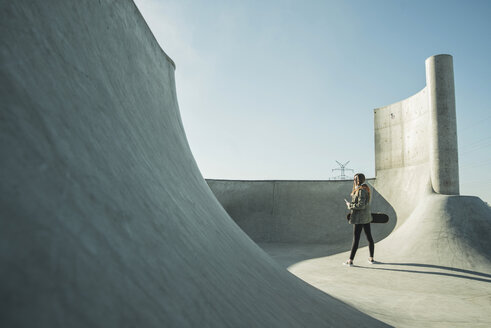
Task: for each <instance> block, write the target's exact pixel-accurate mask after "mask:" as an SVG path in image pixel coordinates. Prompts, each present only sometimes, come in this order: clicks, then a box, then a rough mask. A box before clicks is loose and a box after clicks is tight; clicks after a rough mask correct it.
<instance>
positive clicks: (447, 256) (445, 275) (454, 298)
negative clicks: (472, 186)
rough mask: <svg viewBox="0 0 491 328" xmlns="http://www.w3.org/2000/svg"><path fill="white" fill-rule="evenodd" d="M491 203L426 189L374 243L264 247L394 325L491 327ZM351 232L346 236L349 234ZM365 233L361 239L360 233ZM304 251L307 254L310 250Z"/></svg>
mask: <svg viewBox="0 0 491 328" xmlns="http://www.w3.org/2000/svg"><path fill="white" fill-rule="evenodd" d="M490 231H491V209H490V208H489V207H488V206H487V205H485V204H484V203H483V202H482V201H481V200H480V199H479V198H477V197H464V196H444V195H435V194H433V195H429V196H428V197H427V198H426V199H425V201H424V202H422V204H421V205H420V206H419V207H418V208H417V209H416V210H415V211H414V213H413V215H412V216H411V218H409V219H408V220H407V221H406V222H405V223H404V224H402V226H401V227H400V228H398V229H396V231H394V232H393V233H392V234H391V235H390V236H389V237H388V238H386V239H384V240H383V241H381V242H379V243H377V244H376V245H375V259H376V261H377V263H376V264H373V265H372V264H369V263H368V262H367V258H368V249H367V248H366V247H365V248H362V249H359V250H358V252H357V255H356V257H355V261H354V264H355V266H353V267H344V266H342V265H341V263H342V262H343V261H345V260H346V259H347V258H348V256H349V253H348V252H344V253H340V254H337V255H333V256H328V257H325V256H322V255H321V252H320V251H321V249H320V246H318V245H317V246H315V247H310V249H308V248H307V247H305V246H300V249H301V250H302V254H303V255H304V257H303V259H302V257H301V256H299V255H301V254H298V251H297V253H296V251H295V250H297V249H299V247H297V246H296V245H293V244H290V245H273V244H267V245H262V246H263V248H264V249H265V250H266V251H267V252H268V253H269V254H270V255H271V256H272V257H274V258H275V259H276V260H277V261H278V263H280V264H282V265H283V266H284V267H286V268H288V269H289V270H290V271H291V272H292V273H294V274H296V275H297V276H299V277H300V278H302V279H304V280H305V281H307V282H309V283H311V284H312V285H313V286H316V287H317V288H319V289H321V290H323V291H325V292H327V293H329V294H331V295H334V296H336V297H338V298H340V299H341V300H343V301H345V302H346V303H348V304H351V305H353V306H355V307H356V308H358V309H360V310H362V311H363V312H365V313H367V314H370V315H371V316H373V317H375V318H377V319H380V320H381V321H384V322H385V323H387V324H390V325H393V326H395V327H489V326H491V312H490V311H489V309H490V308H491V264H490V263H491V252H490V251H489V249H490V247H491V239H490V238H489V233H490ZM348 237H349V236H346V238H348ZM362 238H363V237H362ZM309 254H310V255H309Z"/></svg>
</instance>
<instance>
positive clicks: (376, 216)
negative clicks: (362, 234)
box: [346, 213, 389, 223]
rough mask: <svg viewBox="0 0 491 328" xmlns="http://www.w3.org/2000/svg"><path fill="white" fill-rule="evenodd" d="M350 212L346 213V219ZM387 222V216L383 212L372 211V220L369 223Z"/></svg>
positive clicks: (348, 217)
mask: <svg viewBox="0 0 491 328" xmlns="http://www.w3.org/2000/svg"><path fill="white" fill-rule="evenodd" d="M350 217H351V213H348V214H347V215H346V219H347V220H348V221H349V219H350ZM387 222H389V216H388V215H387V214H384V213H372V222H370V223H387Z"/></svg>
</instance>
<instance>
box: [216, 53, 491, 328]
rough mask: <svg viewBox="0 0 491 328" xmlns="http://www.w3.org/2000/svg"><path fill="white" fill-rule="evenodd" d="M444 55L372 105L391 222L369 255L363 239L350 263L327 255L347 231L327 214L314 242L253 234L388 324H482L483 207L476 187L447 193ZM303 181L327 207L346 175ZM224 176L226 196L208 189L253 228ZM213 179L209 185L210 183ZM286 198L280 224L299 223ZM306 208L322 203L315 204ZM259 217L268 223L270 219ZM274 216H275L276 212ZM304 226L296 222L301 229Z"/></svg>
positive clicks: (488, 279) (487, 322) (486, 261)
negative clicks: (384, 101) (333, 182)
mask: <svg viewBox="0 0 491 328" xmlns="http://www.w3.org/2000/svg"><path fill="white" fill-rule="evenodd" d="M449 58H450V59H451V57H449V56H447V55H439V56H434V57H430V58H429V59H428V60H427V61H426V63H427V77H428V76H430V80H431V81H433V80H434V81H433V82H431V81H430V83H429V84H428V85H427V86H426V87H425V88H423V89H422V90H421V91H420V92H418V93H417V94H415V95H413V96H411V97H409V98H407V99H405V100H402V101H400V102H398V103H395V104H392V105H389V106H385V107H381V108H377V109H375V122H374V123H375V124H374V128H375V160H376V179H375V180H372V181H370V183H371V185H373V187H374V189H375V190H376V191H377V193H378V194H379V195H378V196H377V197H380V199H383V201H384V203H387V205H388V206H390V207H391V208H392V209H393V210H394V211H395V214H396V216H397V222H396V225H395V227H394V230H393V231H392V232H391V233H390V234H389V236H388V237H386V238H385V239H383V240H382V241H380V242H378V243H377V244H376V245H375V259H376V260H377V261H378V264H375V265H370V264H368V263H367V258H368V249H367V248H366V247H365V248H361V249H359V250H358V252H357V254H356V257H355V261H354V262H355V266H354V267H351V268H347V267H343V266H342V265H341V263H342V262H343V261H345V260H346V259H347V258H348V256H349V255H348V252H341V253H339V254H336V255H331V256H327V255H330V254H333V252H332V250H335V251H341V250H342V249H344V248H343V247H342V246H344V247H345V246H346V245H347V242H350V241H351V233H350V232H349V230H348V229H345V228H343V227H342V226H338V225H334V224H332V225H330V226H331V228H333V229H339V230H337V231H329V233H328V235H329V236H335V235H336V233H337V234H339V235H340V237H341V238H325V244H323V245H322V244H312V245H310V246H309V245H307V244H305V243H302V242H299V244H294V243H274V244H273V243H261V247H263V249H265V250H266V251H267V252H268V253H269V254H270V255H271V256H273V257H274V258H275V259H276V260H277V261H278V263H280V264H281V265H283V266H284V267H287V268H289V270H290V271H291V272H293V273H294V274H296V275H297V276H299V277H301V278H302V279H304V280H305V281H307V282H309V283H310V284H312V285H314V286H316V287H317V288H319V289H321V290H323V291H326V292H328V293H330V294H332V295H335V296H336V297H339V298H340V299H342V300H343V301H345V302H347V303H349V304H352V305H354V306H356V307H357V308H358V309H360V310H362V311H363V312H366V313H367V314H370V315H371V316H374V317H375V318H377V319H380V320H382V321H384V322H386V323H388V324H391V325H395V326H397V327H422V326H424V327H471V326H472V327H489V326H491V313H490V312H489V309H490V308H491V298H490V297H489V295H491V252H490V249H491V238H490V232H491V210H490V208H489V207H488V206H487V205H486V204H485V203H484V202H482V200H480V199H479V198H477V197H471V196H458V195H446V194H458V175H454V173H453V171H454V170H455V167H456V168H458V163H457V161H454V160H453V158H454V157H455V156H456V152H457V148H456V142H457V139H456V136H455V135H454V130H453V129H454V128H455V121H454V118H452V115H454V111H455V108H454V107H453V110H452V102H454V100H452V99H453V98H452V97H453V73H451V65H450V64H451V60H449ZM440 60H441V62H440V63H438V62H439V61H440ZM432 62H434V63H433V64H431V63H432ZM428 63H430V65H429V66H428ZM432 74H433V77H431V76H432ZM442 90H443V91H442ZM445 95H447V96H448V98H447V99H446V98H445V97H446V96H445ZM435 99H436V100H435ZM452 111H453V112H452ZM447 133H448V134H449V135H448V139H446V138H447ZM442 140H443V141H442ZM445 140H446V141H445ZM447 150H448V152H449V153H448V154H446V153H445V152H446V151H447ZM454 166H455V167H454ZM435 169H436V170H435ZM435 172H436V173H435ZM248 183H250V182H248ZM281 183H285V184H286V185H288V184H287V182H281ZM222 184H223V185H227V183H226V182H222ZM296 184H297V186H296V189H297V191H296V192H297V193H298V194H296V195H295V197H297V199H301V200H302V202H305V203H308V202H309V201H310V199H311V198H314V199H317V200H316V201H317V202H318V201H319V199H322V196H321V195H312V194H313V193H306V192H305V190H304V189H302V188H299V187H298V186H299V185H301V183H300V182H296ZM309 184H311V186H309V189H310V190H312V191H313V190H317V192H318V193H321V194H322V193H324V195H325V196H326V197H329V198H333V199H332V200H330V201H326V205H327V206H332V207H333V208H336V207H335V206H337V205H336V204H337V202H338V201H339V200H342V198H344V197H345V192H348V191H349V184H347V185H346V186H345V187H344V188H345V189H344V190H337V189H335V188H332V189H330V188H326V187H321V185H322V182H309ZM316 184H318V185H316ZM227 186H228V187H227V188H228V189H227V190H228V192H229V193H230V194H231V195H232V196H230V197H224V198H221V195H220V193H217V196H218V199H219V200H220V201H221V202H222V203H224V204H225V207H226V208H227V210H228V211H229V212H230V213H231V215H232V217H240V219H241V220H240V222H239V224H240V225H241V226H244V227H245V228H244V229H245V230H246V231H252V232H249V233H250V234H251V235H252V236H254V235H255V234H254V233H255V232H256V231H257V229H260V228H257V227H256V228H251V227H249V226H248V225H247V223H246V221H247V215H245V214H244V213H248V212H247V208H246V207H245V208H242V207H241V206H240V204H239V202H240V197H241V194H240V193H238V194H234V193H233V189H239V188H240V186H241V184H240V183H239V182H234V181H232V182H229V184H228V185H227ZM326 186H328V185H326ZM212 189H214V191H215V193H216V190H215V189H216V188H215V187H214V186H212ZM290 192H291V193H292V194H295V192H294V191H290ZM336 193H337V194H336ZM327 195H328V196H327ZM251 198H253V197H252V196H251V195H247V197H245V199H251ZM268 199H269V198H268ZM289 201H290V198H286V199H285V203H287V204H288V202H289ZM230 204H232V205H233V206H230ZM227 206H229V207H227ZM289 206H291V210H290V211H289V212H291V213H293V214H292V216H290V218H289V221H288V224H289V225H293V224H292V223H291V222H292V221H294V220H295V219H296V220H298V223H297V225H298V226H301V225H302V224H303V221H304V217H305V215H302V214H301V213H298V212H295V208H297V207H298V205H296V204H295V203H292V204H291V205H289ZM310 208H311V209H312V211H315V210H317V211H318V210H321V211H322V212H329V209H328V208H322V207H319V206H311V207H310ZM236 209H239V210H236ZM251 211H253V210H251V209H249V213H250V212H251ZM333 212H334V213H336V210H335V211H333ZM340 214H341V213H339V214H335V215H334V216H333V218H334V217H337V216H340ZM293 216H295V218H293ZM311 216H312V217H314V215H309V216H308V217H311ZM265 217H266V218H267V219H266V220H265V222H266V224H270V223H269V222H270V220H271V219H270V218H269V217H268V216H265ZM319 217H321V216H319ZM274 222H283V221H282V220H281V218H277V219H275V220H274ZM313 226H315V225H313ZM346 226H348V225H347V224H346ZM372 226H373V227H376V225H372ZM275 229H276V231H279V230H280V229H282V227H278V226H275ZM303 229H305V227H303V228H302V229H301V228H298V231H299V232H301V233H304V231H305V230H303ZM290 233H292V232H290ZM319 237H322V236H320V235H319ZM342 238H345V240H346V242H345V244H340V242H339V240H340V239H342ZM320 239H322V238H319V239H317V240H320ZM363 239H364V238H363V237H362V240H363Z"/></svg>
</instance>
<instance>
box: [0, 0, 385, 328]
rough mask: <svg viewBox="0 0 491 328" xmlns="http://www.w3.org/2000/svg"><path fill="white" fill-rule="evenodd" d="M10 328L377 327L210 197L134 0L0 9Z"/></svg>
mask: <svg viewBox="0 0 491 328" xmlns="http://www.w3.org/2000/svg"><path fill="white" fill-rule="evenodd" d="M0 13H1V18H2V19H1V21H2V23H1V24H0V30H1V34H2V41H1V49H0V50H1V51H0V84H1V88H0V98H1V99H2V109H1V113H0V115H1V116H0V150H1V153H0V164H1V170H0V179H1V181H2V183H1V186H0V188H1V190H0V192H1V198H0V235H1V236H0V261H1V262H0V263H1V265H0V280H1V281H2V284H1V287H0V288H1V290H0V291H1V292H0V295H1V296H0V297H1V299H0V311H1V313H0V326H1V327H50V328H51V327H334V326H343V327H374V326H377V327H379V326H384V324H383V323H381V322H380V321H377V320H375V319H372V318H371V317H369V316H367V315H365V314H363V313H361V312H359V311H357V310H355V309H354V308H352V307H350V306H347V305H346V304H344V303H342V302H340V301H338V300H336V299H333V298H332V297H330V296H328V295H326V294H324V293H322V292H320V291H318V290H316V289H315V288H312V287H310V286H308V285H307V284H306V283H304V282H302V281H301V280H299V279H298V278H296V277H294V276H293V275H291V274H290V273H288V272H287V271H286V270H283V269H281V268H280V267H279V266H278V265H276V264H275V262H274V261H272V260H271V259H270V258H269V257H268V256H267V255H265V253H263V251H262V250H260V249H259V248H258V247H257V246H256V245H255V244H254V243H253V242H252V241H251V240H250V239H249V238H248V237H247V236H246V235H245V234H244V233H243V232H242V231H241V230H240V228H239V227H238V226H237V225H236V224H235V223H234V222H233V221H232V220H231V219H230V217H229V216H228V215H227V214H226V212H225V211H224V210H223V209H222V207H221V206H220V205H219V203H218V202H217V201H216V199H215V198H214V196H213V194H212V193H211V191H210V190H209V188H208V186H207V185H206V183H205V181H204V180H203V178H202V176H201V175H200V172H199V171H198V169H197V166H196V164H195V161H194V159H193V157H192V155H191V152H190V149H189V147H188V144H187V141H186V138H185V134H184V131H183V127H182V124H181V120H180V116H179V111H178V107H177V100H176V92H175V82H174V66H173V63H172V62H171V61H170V59H169V58H168V57H167V56H166V55H165V53H164V52H163V51H162V50H161V49H160V47H159V46H158V44H157V42H156V41H155V39H154V37H153V35H152V34H151V32H150V30H149V29H148V27H147V25H146V24H145V22H144V20H143V18H142V17H141V15H140V14H139V12H138V10H137V9H136V7H135V5H134V4H133V3H132V2H131V1H128V0H121V1H109V0H108V1H88V0H85V1H62V0H58V1H56V0H51V1H43V2H41V1H27V0H18V1H4V2H2V4H1V5H0Z"/></svg>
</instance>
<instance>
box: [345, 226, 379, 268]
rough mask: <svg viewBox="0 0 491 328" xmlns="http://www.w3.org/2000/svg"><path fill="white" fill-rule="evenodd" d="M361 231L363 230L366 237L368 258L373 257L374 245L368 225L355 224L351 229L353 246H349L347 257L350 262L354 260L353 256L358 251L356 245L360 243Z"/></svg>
mask: <svg viewBox="0 0 491 328" xmlns="http://www.w3.org/2000/svg"><path fill="white" fill-rule="evenodd" d="M361 229H363V230H365V235H366V236H367V240H368V249H369V250H370V257H373V252H374V250H375V244H374V243H373V238H372V231H371V230H370V223H367V224H355V225H354V227H353V244H352V245H351V255H350V256H349V258H350V260H351V261H353V259H354V258H355V254H356V251H357V249H358V244H359V243H360V235H361Z"/></svg>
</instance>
